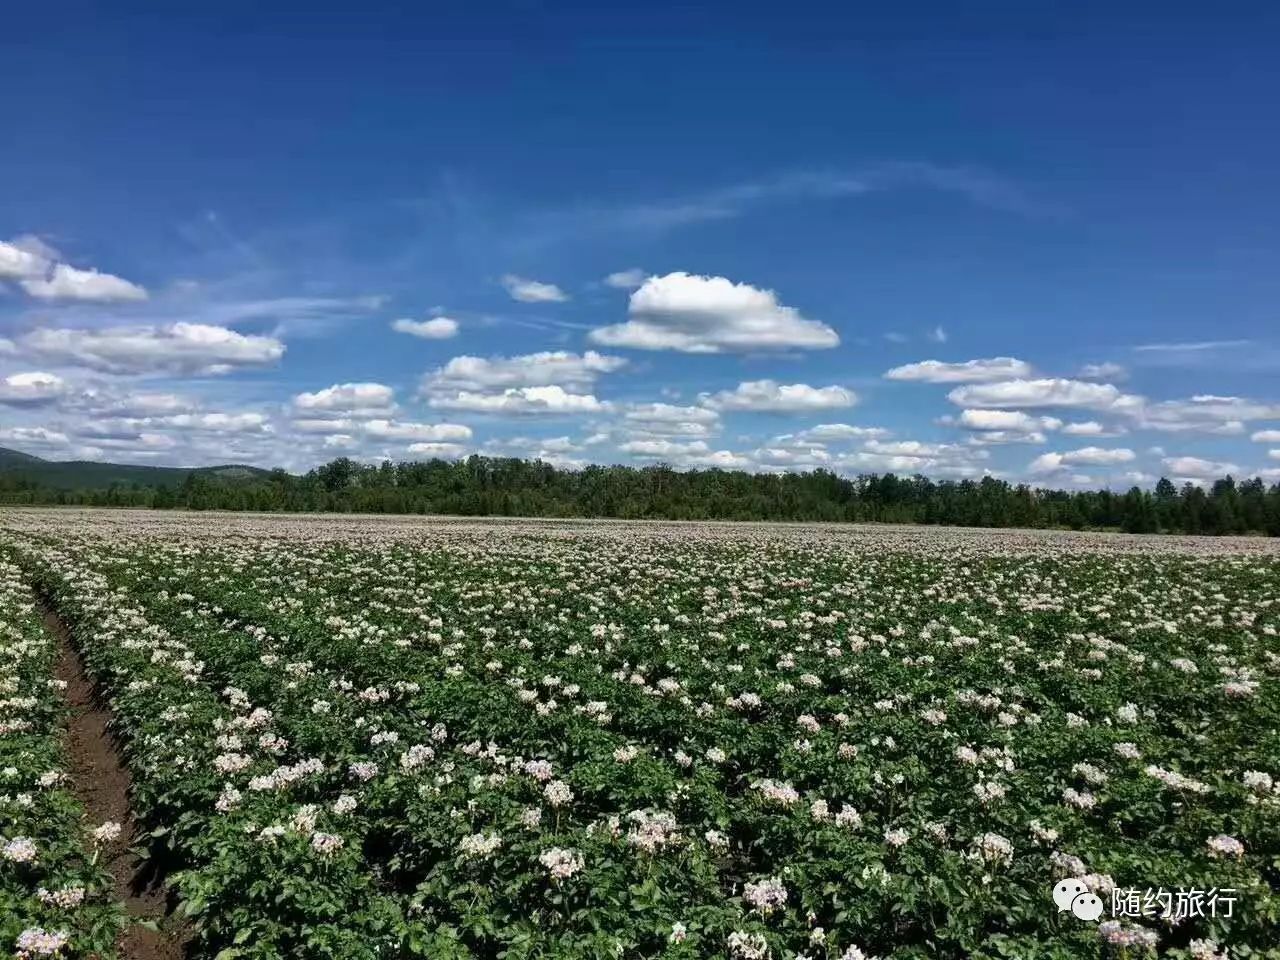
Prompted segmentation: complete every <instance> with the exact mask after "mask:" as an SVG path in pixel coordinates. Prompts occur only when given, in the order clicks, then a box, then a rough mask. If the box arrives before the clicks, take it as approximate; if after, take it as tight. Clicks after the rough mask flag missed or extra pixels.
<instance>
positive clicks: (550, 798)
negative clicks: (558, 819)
mask: <svg viewBox="0 0 1280 960" xmlns="http://www.w3.org/2000/svg"><path fill="white" fill-rule="evenodd" d="M542 794H543V796H545V797H546V798H547V803H549V804H551V805H552V806H553V807H563V806H566V805H567V804H569V803H572V802H573V790H571V789H570V788H569V785H568V784H567V783H565V782H564V781H563V780H552V781H551V782H550V783H548V784H547V785H546V787H545V788H544V789H543V791H542Z"/></svg>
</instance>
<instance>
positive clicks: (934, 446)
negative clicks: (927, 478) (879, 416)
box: [862, 440, 972, 458]
mask: <svg viewBox="0 0 1280 960" xmlns="http://www.w3.org/2000/svg"><path fill="white" fill-rule="evenodd" d="M862 449H864V450H866V451H867V452H868V453H879V454H883V455H885V456H890V457H961V458H964V457H967V456H972V453H971V452H970V451H968V450H966V449H965V448H964V447H961V446H959V445H958V444H954V443H923V442H921V441H919V440H889V441H885V440H868V441H867V442H866V443H864V444H863V445H862Z"/></svg>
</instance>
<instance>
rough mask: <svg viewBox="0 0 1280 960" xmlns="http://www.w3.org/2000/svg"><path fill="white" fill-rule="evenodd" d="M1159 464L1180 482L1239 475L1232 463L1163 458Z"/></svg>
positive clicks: (1198, 458) (1185, 458) (1186, 458)
mask: <svg viewBox="0 0 1280 960" xmlns="http://www.w3.org/2000/svg"><path fill="white" fill-rule="evenodd" d="M1161 463H1163V464H1164V466H1165V469H1166V470H1168V471H1169V472H1170V473H1172V474H1174V475H1175V476H1176V477H1177V478H1178V479H1180V480H1184V479H1187V480H1216V479H1218V478H1219V477H1225V476H1226V475H1227V474H1232V475H1238V474H1239V473H1240V468H1239V467H1238V466H1237V465H1236V464H1234V463H1227V462H1224V461H1220V460H1204V459H1201V458H1200V457H1165V458H1164V459H1163V460H1162V461H1161Z"/></svg>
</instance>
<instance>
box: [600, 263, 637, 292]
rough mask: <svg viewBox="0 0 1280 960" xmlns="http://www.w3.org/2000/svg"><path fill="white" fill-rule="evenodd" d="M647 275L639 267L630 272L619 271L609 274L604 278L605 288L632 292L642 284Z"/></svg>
mask: <svg viewBox="0 0 1280 960" xmlns="http://www.w3.org/2000/svg"><path fill="white" fill-rule="evenodd" d="M646 276H647V274H646V273H645V272H644V271H643V270H641V269H640V268H639V267H634V268H632V269H630V270H619V271H617V272H616V273H611V274H609V275H608V276H607V277H605V278H604V284H605V286H606V287H613V288H614V289H616V290H634V289H635V288H636V287H638V286H640V285H641V284H642V283H644V280H645V277H646Z"/></svg>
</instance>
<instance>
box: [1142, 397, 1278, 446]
mask: <svg viewBox="0 0 1280 960" xmlns="http://www.w3.org/2000/svg"><path fill="white" fill-rule="evenodd" d="M1137 419H1138V422H1139V425H1140V426H1142V427H1144V428H1146V429H1148V430H1161V431H1164V432H1167V433H1207V434H1215V435H1219V436H1238V435H1240V434H1242V433H1244V431H1245V423H1246V422H1247V421H1249V420H1274V419H1280V404H1276V403H1268V402H1264V401H1259V400H1248V399H1245V398H1243V397H1220V396H1216V395H1214V394H1198V395H1196V396H1194V397H1191V398H1190V399H1189V400H1166V401H1164V402H1162V403H1154V404H1148V405H1146V406H1144V407H1142V408H1141V409H1140V410H1139V411H1138V413H1137Z"/></svg>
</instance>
